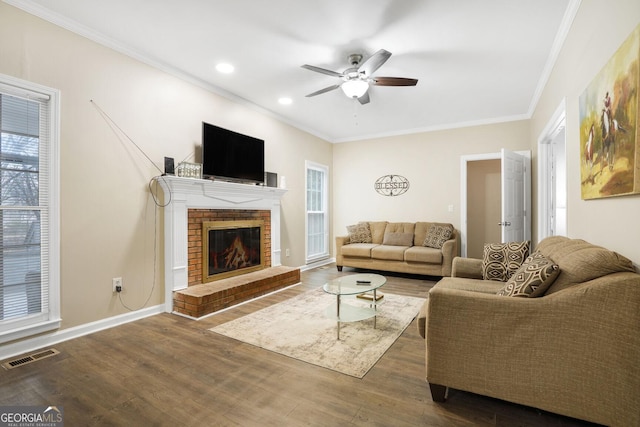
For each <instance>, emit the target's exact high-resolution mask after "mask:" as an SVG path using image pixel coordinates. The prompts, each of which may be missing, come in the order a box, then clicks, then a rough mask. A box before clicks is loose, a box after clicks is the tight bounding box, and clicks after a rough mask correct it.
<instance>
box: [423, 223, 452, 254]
mask: <svg viewBox="0 0 640 427" xmlns="http://www.w3.org/2000/svg"><path fill="white" fill-rule="evenodd" d="M452 234H453V226H452V225H432V226H431V227H429V231H427V235H426V237H425V238H424V243H422V246H427V247H429V248H436V249H442V245H444V242H446V241H447V240H449V239H450V238H451V235H452Z"/></svg>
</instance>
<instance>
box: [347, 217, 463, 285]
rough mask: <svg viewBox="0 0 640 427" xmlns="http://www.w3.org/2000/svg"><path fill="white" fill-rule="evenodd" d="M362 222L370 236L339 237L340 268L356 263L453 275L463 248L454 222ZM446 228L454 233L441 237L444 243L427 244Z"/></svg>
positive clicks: (384, 268) (415, 271) (370, 267)
mask: <svg viewBox="0 0 640 427" xmlns="http://www.w3.org/2000/svg"><path fill="white" fill-rule="evenodd" d="M358 226H364V228H365V232H364V234H366V228H367V227H368V229H369V231H370V233H369V239H367V238H364V239H362V238H361V239H355V240H356V241H355V242H354V235H353V234H351V235H348V236H338V237H336V265H337V267H338V270H339V271H342V267H354V268H364V269H370V270H381V271H394V272H399V273H409V274H422V275H428V276H449V275H451V264H452V262H453V258H455V257H456V256H457V255H458V248H459V234H458V232H457V231H456V230H455V229H454V228H453V226H452V225H451V224H445V223H435V222H415V223H413V222H387V221H367V222H360V223H359V224H358ZM351 227H355V226H351ZM432 227H433V228H432ZM349 228H350V227H348V229H349ZM446 228H448V229H450V232H451V235H450V236H449V237H448V239H447V240H446V241H442V239H440V243H441V244H442V246H441V247H439V248H438V246H439V244H431V247H430V246H425V240H426V239H427V237H430V240H429V241H430V242H432V243H434V242H435V241H437V240H438V237H442V234H440V233H442V231H443V230H444V229H446ZM434 230H435V231H434ZM360 231H362V230H360ZM434 236H435V237H436V238H435V240H434V239H433V237H434ZM360 237H362V236H360ZM444 238H446V235H444Z"/></svg>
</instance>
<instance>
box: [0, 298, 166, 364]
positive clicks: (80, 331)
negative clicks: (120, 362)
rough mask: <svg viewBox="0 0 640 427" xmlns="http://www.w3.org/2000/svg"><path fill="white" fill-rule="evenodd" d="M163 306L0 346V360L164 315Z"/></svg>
mask: <svg viewBox="0 0 640 427" xmlns="http://www.w3.org/2000/svg"><path fill="white" fill-rule="evenodd" d="M164 309H165V307H164V304H161V305H156V306H154V307H148V308H144V309H142V310H137V311H132V312H130V313H125V314H120V315H118V316H113V317H109V318H107V319H102V320H97V321H95V322H90V323H85V324H84V325H80V326H74V327H73V328H68V329H62V330H60V331H56V332H53V333H50V334H44V335H40V336H37V337H34V338H28V339H25V340H22V341H18V342H15V343H10V344H6V345H2V346H0V360H4V359H8V358H10V357H14V356H18V355H21V354H25V353H30V352H33V351H35V350H38V349H41V348H43V347H48V346H50V345H54V344H57V343H60V342H63V341H67V340H70V339H73V338H78V337H81V336H84V335H89V334H92V333H94V332H98V331H102V330H104V329H109V328H113V327H114V326H118V325H123V324H125V323H129V322H133V321H135V320H140V319H144V318H145V317H149V316H153V315H156V314H159V313H164Z"/></svg>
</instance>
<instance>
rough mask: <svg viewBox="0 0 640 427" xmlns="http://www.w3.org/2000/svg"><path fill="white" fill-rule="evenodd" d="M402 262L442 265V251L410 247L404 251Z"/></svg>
mask: <svg viewBox="0 0 640 427" xmlns="http://www.w3.org/2000/svg"><path fill="white" fill-rule="evenodd" d="M404 260H405V261H408V262H426V263H428V264H442V251H441V250H439V249H435V248H427V247H424V246H412V247H410V248H409V249H407V250H406V251H404Z"/></svg>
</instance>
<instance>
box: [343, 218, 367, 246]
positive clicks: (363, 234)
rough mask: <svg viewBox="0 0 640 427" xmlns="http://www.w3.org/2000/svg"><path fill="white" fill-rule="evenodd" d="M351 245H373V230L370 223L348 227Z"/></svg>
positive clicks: (360, 223)
mask: <svg viewBox="0 0 640 427" xmlns="http://www.w3.org/2000/svg"><path fill="white" fill-rule="evenodd" d="M347 232H348V233H349V243H371V241H372V240H371V229H370V228H369V223H368V222H359V223H357V224H355V225H347Z"/></svg>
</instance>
